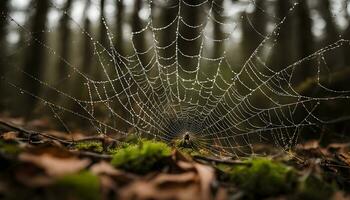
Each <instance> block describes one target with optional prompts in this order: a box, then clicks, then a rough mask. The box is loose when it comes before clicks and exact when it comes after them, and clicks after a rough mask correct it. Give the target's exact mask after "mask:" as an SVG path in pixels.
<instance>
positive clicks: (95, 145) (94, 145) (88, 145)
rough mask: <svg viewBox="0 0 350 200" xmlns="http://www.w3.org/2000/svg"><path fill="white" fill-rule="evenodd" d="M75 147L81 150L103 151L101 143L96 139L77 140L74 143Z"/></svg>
mask: <svg viewBox="0 0 350 200" xmlns="http://www.w3.org/2000/svg"><path fill="white" fill-rule="evenodd" d="M75 148H77V149H79V150H82V151H93V152H96V153H102V152H103V147H102V144H101V142H98V141H86V142H78V143H76V144H75Z"/></svg>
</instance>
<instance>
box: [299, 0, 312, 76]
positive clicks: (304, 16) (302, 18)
mask: <svg viewBox="0 0 350 200" xmlns="http://www.w3.org/2000/svg"><path fill="white" fill-rule="evenodd" d="M298 3H299V4H298V7H297V8H296V14H297V19H296V22H297V27H296V31H297V36H298V40H297V51H296V53H297V58H298V59H302V58H305V57H307V56H309V55H310V54H312V53H313V51H314V49H315V47H314V44H315V39H314V36H313V34H312V19H311V17H310V8H309V6H308V1H307V0H298ZM314 64H315V63H314V62H312V61H309V62H306V63H304V64H303V66H302V68H303V69H302V70H301V71H300V74H299V75H298V77H300V79H305V78H306V77H307V76H310V75H312V70H313V69H315V68H314V66H313V65H314Z"/></svg>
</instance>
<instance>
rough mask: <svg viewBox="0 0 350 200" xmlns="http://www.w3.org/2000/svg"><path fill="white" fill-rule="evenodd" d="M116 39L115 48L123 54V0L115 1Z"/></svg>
mask: <svg viewBox="0 0 350 200" xmlns="http://www.w3.org/2000/svg"><path fill="white" fill-rule="evenodd" d="M116 4H117V5H116V7H117V10H116V33H115V35H116V40H115V45H114V46H115V48H116V50H117V51H118V52H119V53H120V54H121V55H124V53H125V52H124V48H123V37H124V35H123V17H124V2H123V0H118V1H116Z"/></svg>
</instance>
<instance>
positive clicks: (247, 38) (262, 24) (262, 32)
mask: <svg viewBox="0 0 350 200" xmlns="http://www.w3.org/2000/svg"><path fill="white" fill-rule="evenodd" d="M255 4H256V6H255V10H254V12H253V13H251V14H248V13H245V12H244V13H242V17H243V19H242V22H241V23H242V24H241V26H242V28H241V30H242V40H241V48H242V56H241V57H242V63H244V62H245V61H246V60H247V59H248V58H249V56H250V55H251V54H252V53H253V52H254V50H255V49H256V48H257V47H258V46H259V44H260V43H261V42H262V41H263V40H264V36H266V27H267V22H268V19H267V17H266V13H264V12H263V10H265V9H266V5H265V4H266V2H265V1H264V0H256V1H255Z"/></svg>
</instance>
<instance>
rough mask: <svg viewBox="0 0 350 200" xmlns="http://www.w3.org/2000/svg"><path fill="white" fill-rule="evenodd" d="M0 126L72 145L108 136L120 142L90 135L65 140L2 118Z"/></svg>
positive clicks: (103, 139)
mask: <svg viewBox="0 0 350 200" xmlns="http://www.w3.org/2000/svg"><path fill="white" fill-rule="evenodd" d="M0 126H3V127H7V128H8V129H9V130H12V131H17V132H20V133H24V134H25V135H27V136H29V137H31V136H33V135H40V136H42V137H44V138H48V139H51V140H55V141H58V142H61V143H62V144H65V145H72V144H74V143H76V142H88V141H93V140H99V141H101V142H104V141H105V140H106V139H107V138H108V139H111V140H113V141H115V142H119V141H118V140H116V139H113V138H111V137H109V136H90V137H85V138H81V139H74V140H65V139H61V138H58V137H55V136H52V135H49V134H46V133H42V132H38V131H32V130H27V129H24V128H22V127H19V126H16V125H13V124H11V123H8V122H5V121H2V120H0Z"/></svg>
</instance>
